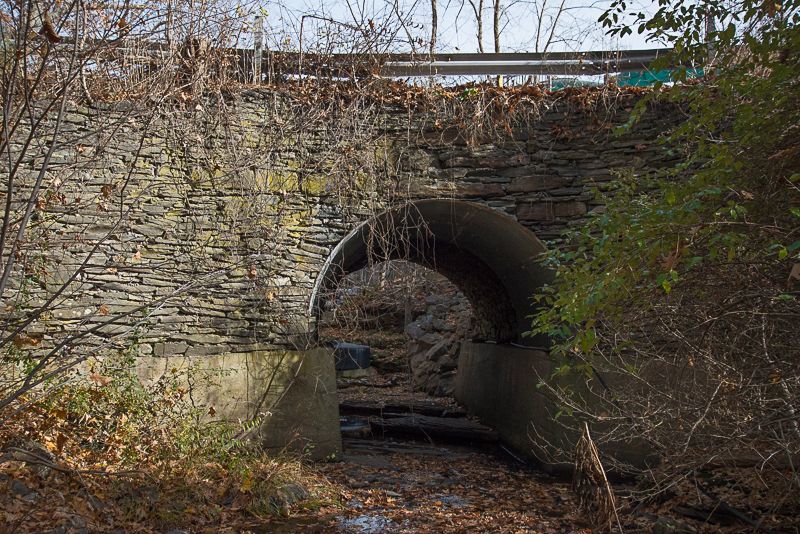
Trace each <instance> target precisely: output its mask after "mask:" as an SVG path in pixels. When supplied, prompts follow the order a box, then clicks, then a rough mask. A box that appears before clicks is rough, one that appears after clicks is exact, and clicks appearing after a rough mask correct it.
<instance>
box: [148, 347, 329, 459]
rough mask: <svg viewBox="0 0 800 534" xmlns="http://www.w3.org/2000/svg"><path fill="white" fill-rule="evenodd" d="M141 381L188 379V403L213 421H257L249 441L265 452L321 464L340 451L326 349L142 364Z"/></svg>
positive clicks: (150, 360)
mask: <svg viewBox="0 0 800 534" xmlns="http://www.w3.org/2000/svg"><path fill="white" fill-rule="evenodd" d="M137 372H138V375H139V378H140V379H141V380H142V381H143V382H144V383H152V382H155V381H156V380H158V379H159V378H161V377H162V376H167V377H170V376H180V377H181V379H186V377H187V376H191V377H192V378H194V380H193V381H192V386H193V388H192V398H193V399H194V401H195V402H196V403H197V404H200V405H206V406H208V407H209V408H213V413H214V416H213V419H215V420H225V421H232V422H236V421H241V422H247V421H261V422H262V423H261V424H260V425H259V426H256V430H255V434H254V435H252V436H251V437H253V438H254V439H257V440H258V441H259V442H260V443H261V444H262V445H263V446H265V447H266V448H268V449H277V450H284V449H286V450H290V451H294V452H301V453H304V454H308V455H309V456H311V457H312V458H315V459H322V458H328V457H331V456H338V455H339V454H340V453H341V450H342V444H341V433H340V431H339V405H338V401H337V399H336V375H335V370H334V365H333V355H332V354H331V353H330V351H329V350H327V349H314V350H308V351H261V352H253V353H249V354H242V353H238V354H221V355H215V356H203V357H183V356H178V357H174V356H173V357H165V358H146V359H145V358H142V359H140V360H139V365H138V366H137Z"/></svg>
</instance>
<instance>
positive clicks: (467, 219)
mask: <svg viewBox="0 0 800 534" xmlns="http://www.w3.org/2000/svg"><path fill="white" fill-rule="evenodd" d="M544 251H545V247H544V245H543V244H542V243H541V241H539V239H537V237H536V235H534V233H533V232H531V231H530V230H528V229H527V228H525V227H523V226H522V225H520V224H519V223H518V222H517V221H516V220H514V219H513V218H512V217H510V216H508V215H506V214H504V213H501V212H499V211H497V210H493V209H491V208H488V207H486V206H483V205H480V204H476V203H473V202H466V201H459V200H450V199H438V200H420V201H416V202H410V203H408V204H406V205H404V206H402V207H398V208H395V209H392V210H389V211H386V212H384V213H382V214H380V215H378V216H376V217H373V218H372V219H370V220H368V221H366V222H364V223H363V224H361V225H360V226H358V227H357V228H356V229H355V230H353V231H352V232H351V233H350V234H349V235H348V236H347V237H345V238H344V239H343V240H342V241H341V242H340V243H339V245H338V246H337V247H336V248H335V249H334V250H333V252H332V254H331V256H330V257H329V258H328V260H327V261H326V263H325V265H324V267H323V269H322V271H321V272H320V274H319V276H318V277H317V281H316V284H315V287H314V292H313V294H312V297H311V303H310V307H309V315H310V316H311V317H317V318H318V317H319V316H320V313H321V306H322V300H323V297H322V296H323V295H324V294H325V293H326V292H328V291H330V290H331V289H332V288H334V287H336V285H337V284H338V282H339V281H340V280H341V279H342V278H343V277H344V276H346V275H347V274H349V273H352V272H355V271H357V270H359V269H362V268H364V267H366V266H368V265H371V264H373V263H376V262H380V261H387V260H393V259H404V260H408V261H412V262H415V263H419V264H420V265H423V266H425V267H428V268H430V269H433V270H435V271H437V272H439V273H441V274H443V275H444V276H446V277H447V278H448V279H450V280H451V281H452V282H453V283H454V284H455V285H456V286H457V287H458V288H459V289H460V290H461V291H462V292H463V293H464V295H465V296H466V297H467V299H468V300H469V301H470V303H471V304H472V308H473V310H474V312H475V319H476V334H477V336H478V337H479V338H482V339H487V340H494V341H497V342H512V341H513V342H517V343H523V344H528V345H540V344H542V342H543V340H541V339H531V338H525V337H523V336H522V334H523V333H524V332H527V331H528V330H530V319H529V316H530V315H531V314H532V313H533V312H534V311H535V309H534V307H533V306H532V301H531V297H532V295H533V294H534V293H535V292H536V291H537V289H538V288H539V287H541V286H542V285H543V284H545V283H547V281H549V280H550V279H551V277H552V274H551V273H550V271H548V270H547V269H546V268H545V267H543V266H542V265H541V264H540V263H539V258H540V256H541V254H542V253H543V252H544Z"/></svg>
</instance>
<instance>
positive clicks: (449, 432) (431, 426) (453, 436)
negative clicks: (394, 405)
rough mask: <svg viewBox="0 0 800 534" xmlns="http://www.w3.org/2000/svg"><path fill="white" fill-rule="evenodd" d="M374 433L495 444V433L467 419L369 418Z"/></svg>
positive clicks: (422, 416)
mask: <svg viewBox="0 0 800 534" xmlns="http://www.w3.org/2000/svg"><path fill="white" fill-rule="evenodd" d="M370 426H371V427H372V431H373V432H374V433H376V434H377V433H381V434H403V435H411V436H422V437H425V438H429V439H440V440H446V441H459V442H464V441H467V442H470V441H472V442H495V441H497V440H498V437H497V433H496V432H495V431H494V430H492V429H491V428H489V427H488V426H486V425H482V424H480V423H478V422H476V421H470V420H469V419H457V418H451V417H431V416H428V415H406V416H401V417H388V418H370Z"/></svg>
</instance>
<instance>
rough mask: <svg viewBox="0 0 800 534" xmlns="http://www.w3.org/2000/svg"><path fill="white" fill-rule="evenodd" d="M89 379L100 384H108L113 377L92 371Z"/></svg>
mask: <svg viewBox="0 0 800 534" xmlns="http://www.w3.org/2000/svg"><path fill="white" fill-rule="evenodd" d="M89 380H91V381H92V382H94V383H95V384H97V385H99V386H107V385H108V384H110V383H111V380H112V378H111V377H109V376H103V375H101V374H100V373H92V374H90V375H89Z"/></svg>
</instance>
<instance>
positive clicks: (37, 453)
mask: <svg viewBox="0 0 800 534" xmlns="http://www.w3.org/2000/svg"><path fill="white" fill-rule="evenodd" d="M8 460H15V461H17V462H25V463H26V464H29V465H30V467H31V469H32V470H33V472H34V473H36V475H37V476H38V477H39V478H43V479H44V478H47V477H49V476H50V473H51V472H52V471H53V470H52V468H51V467H50V466H49V465H48V464H52V465H55V464H56V457H55V455H54V454H53V453H52V452H50V451H49V450H47V448H46V447H45V446H44V445H42V444H41V443H38V442H36V441H31V440H27V439H21V438H20V439H15V440H12V441H11V442H9V444H8V445H6V448H5V450H4V451H3V455H2V456H0V463H2V462H4V461H8Z"/></svg>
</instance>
